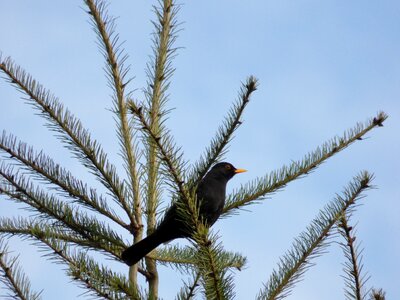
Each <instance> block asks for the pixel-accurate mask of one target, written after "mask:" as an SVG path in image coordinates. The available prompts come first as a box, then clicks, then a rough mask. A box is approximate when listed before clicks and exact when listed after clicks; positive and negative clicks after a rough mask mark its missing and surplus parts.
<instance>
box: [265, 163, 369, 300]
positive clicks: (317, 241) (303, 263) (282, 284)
mask: <svg viewBox="0 0 400 300" xmlns="http://www.w3.org/2000/svg"><path fill="white" fill-rule="evenodd" d="M371 180H372V176H371V175H370V174H368V173H367V172H366V171H364V172H361V173H360V174H359V175H358V176H356V177H355V178H354V179H353V181H352V182H350V184H349V185H348V187H347V188H345V190H344V192H343V196H339V195H337V196H336V198H335V199H334V200H333V201H331V202H330V203H329V204H328V205H326V206H325V208H324V209H323V210H321V211H320V213H319V214H318V216H317V217H316V218H315V219H314V220H313V221H312V222H311V224H310V225H309V226H308V228H307V230H306V231H304V232H302V233H301V234H300V236H299V237H298V238H296V239H295V241H294V243H293V246H292V248H291V249H290V250H289V251H288V252H287V253H286V254H285V255H284V256H283V257H281V259H280V262H279V263H278V269H277V270H273V272H272V274H271V276H270V279H269V280H268V282H267V284H265V285H264V289H263V290H261V292H260V294H259V296H258V299H268V300H272V299H283V298H284V297H286V296H288V295H289V294H290V293H291V289H292V288H293V286H294V285H295V284H296V283H297V282H298V281H299V280H301V277H302V275H303V274H304V273H305V272H306V270H307V269H308V268H309V267H310V266H311V265H312V264H311V260H312V259H313V258H315V257H317V256H319V255H321V254H322V253H323V251H324V249H325V248H326V247H327V246H328V244H329V242H328V241H327V239H328V236H329V235H330V233H331V231H332V229H333V228H334V225H335V223H336V222H337V221H338V220H339V218H340V217H341V216H342V215H343V214H344V213H346V212H347V213H351V211H352V209H353V207H354V204H355V203H356V201H358V200H359V199H360V198H362V195H361V193H362V192H363V191H365V190H366V189H368V188H369V187H370V181H371Z"/></svg>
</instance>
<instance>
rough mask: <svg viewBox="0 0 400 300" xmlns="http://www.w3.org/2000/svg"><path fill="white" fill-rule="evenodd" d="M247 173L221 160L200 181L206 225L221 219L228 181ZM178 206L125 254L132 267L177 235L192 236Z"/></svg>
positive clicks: (199, 194)
mask: <svg viewBox="0 0 400 300" xmlns="http://www.w3.org/2000/svg"><path fill="white" fill-rule="evenodd" d="M242 172H246V170H244V169H236V168H235V167H234V166H233V165H231V164H230V163H227V162H221V163H218V164H216V165H214V166H213V167H212V169H211V170H210V171H209V172H208V173H207V174H206V176H204V178H203V179H202V180H201V181H200V183H199V185H198V187H197V191H196V195H197V201H198V202H197V203H199V217H200V219H201V220H203V222H204V223H205V224H206V225H207V226H212V225H213V224H214V223H215V222H216V221H217V220H218V218H219V216H220V215H221V213H222V210H223V208H224V205H225V192H226V184H227V183H228V181H229V179H231V178H232V177H233V176H235V174H238V173H242ZM177 210H178V208H177V205H176V204H174V205H172V206H171V207H170V208H169V210H168V211H167V213H166V214H165V216H164V219H163V220H162V221H161V223H160V225H159V226H158V227H157V228H156V229H155V231H154V232H153V233H152V234H150V235H149V236H147V237H146V238H145V239H143V240H141V241H140V242H138V243H136V244H134V245H132V246H130V247H129V248H128V249H126V250H125V251H124V252H123V253H122V256H121V258H122V260H123V261H124V262H125V263H126V264H127V265H129V266H132V265H134V264H136V263H137V262H138V261H139V260H141V259H142V258H143V257H144V256H146V255H147V254H148V253H149V252H150V251H152V250H153V249H155V248H156V247H157V246H159V245H160V244H162V243H166V242H168V241H170V240H173V239H177V238H189V237H191V235H192V233H191V232H190V230H188V226H187V225H186V224H185V223H184V221H183V220H182V218H181V217H180V216H179V215H178V211H177Z"/></svg>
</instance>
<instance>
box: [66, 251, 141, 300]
mask: <svg viewBox="0 0 400 300" xmlns="http://www.w3.org/2000/svg"><path fill="white" fill-rule="evenodd" d="M70 259H71V260H72V261H73V262H74V263H73V264H71V263H70V264H69V272H68V273H69V275H70V276H71V277H78V278H87V280H89V281H90V282H91V284H92V285H93V286H96V290H100V291H102V293H103V294H108V295H112V297H113V298H114V299H121V300H122V299H142V297H141V296H140V294H139V292H138V291H137V290H136V289H135V287H134V285H132V284H131V283H130V282H129V281H128V279H127V278H126V277H125V276H123V275H121V274H118V273H116V272H113V271H111V270H109V269H108V268H106V267H105V266H103V265H99V264H97V263H96V261H95V260H94V259H92V258H90V257H88V256H87V255H86V254H85V253H83V252H80V253H78V254H76V255H70Z"/></svg>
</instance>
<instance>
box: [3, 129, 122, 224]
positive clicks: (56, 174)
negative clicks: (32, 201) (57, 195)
mask: <svg viewBox="0 0 400 300" xmlns="http://www.w3.org/2000/svg"><path fill="white" fill-rule="evenodd" d="M0 150H3V151H4V152H5V153H7V154H8V155H10V158H11V159H14V160H17V161H18V162H19V163H20V164H21V165H22V166H23V168H24V169H26V170H28V171H30V172H31V173H32V175H34V176H35V177H37V178H38V179H40V180H44V181H45V182H48V183H51V184H54V185H55V186H56V190H57V191H58V192H61V193H63V194H64V195H65V196H66V197H70V198H72V200H73V201H74V202H76V203H79V204H81V205H83V206H85V207H87V208H89V209H91V210H93V211H96V212H99V213H101V214H103V215H104V216H106V217H108V218H110V219H111V220H113V221H114V222H116V223H117V224H119V225H121V226H122V227H124V228H126V229H129V225H128V224H126V223H125V222H123V221H122V220H121V219H120V218H119V216H117V215H116V214H115V212H114V211H113V210H112V208H110V207H109V205H108V204H107V199H106V198H105V197H104V196H102V195H98V194H97V191H96V190H95V189H94V188H88V187H87V184H85V183H83V182H82V181H81V180H79V179H77V178H75V177H74V176H73V175H72V174H71V173H70V172H69V171H67V170H66V169H65V168H63V167H61V166H60V165H59V164H57V163H55V162H54V161H53V160H52V159H51V158H50V157H49V156H47V155H45V154H44V153H43V151H40V152H36V151H35V150H33V148H32V147H29V146H28V145H27V144H25V143H23V142H18V141H17V139H16V138H15V137H14V136H12V135H7V134H6V132H5V131H3V134H2V135H1V136H0Z"/></svg>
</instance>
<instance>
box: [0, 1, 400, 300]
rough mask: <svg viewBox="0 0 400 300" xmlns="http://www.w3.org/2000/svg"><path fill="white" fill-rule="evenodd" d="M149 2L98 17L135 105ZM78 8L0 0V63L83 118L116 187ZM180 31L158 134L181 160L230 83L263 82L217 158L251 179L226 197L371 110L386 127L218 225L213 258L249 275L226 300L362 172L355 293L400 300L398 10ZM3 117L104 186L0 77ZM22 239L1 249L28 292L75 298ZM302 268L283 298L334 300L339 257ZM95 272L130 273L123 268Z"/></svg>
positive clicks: (142, 79)
mask: <svg viewBox="0 0 400 300" xmlns="http://www.w3.org/2000/svg"><path fill="white" fill-rule="evenodd" d="M152 3H154V1H153V2H150V1H113V3H112V4H111V5H110V6H109V9H110V14H112V15H114V16H119V18H118V19H117V22H116V24H117V31H118V32H119V33H120V39H121V40H125V41H126V42H125V44H124V48H125V50H126V52H127V53H128V54H129V59H128V63H129V64H130V65H131V73H130V75H131V76H132V77H135V78H134V79H133V81H132V83H131V85H130V87H131V89H135V92H134V95H135V96H137V97H143V93H142V88H143V87H145V84H146V76H145V66H146V63H147V62H148V57H149V55H150V54H151V42H150V33H151V31H152V25H151V23H150V18H151V17H153V15H152V12H151V4H152ZM83 8H84V4H83V1H77V0H75V1H61V0H53V1H49V0H46V1H45V0H38V1H4V0H3V1H0V12H1V18H0V51H2V53H3V56H7V55H11V56H12V57H13V59H14V60H15V61H16V63H17V64H19V65H21V66H22V67H23V68H24V69H26V70H27V71H28V72H29V73H30V74H32V75H33V77H34V78H35V79H37V80H39V81H40V82H41V83H42V84H43V85H44V86H45V87H47V88H48V89H50V90H51V91H52V92H53V93H54V94H55V95H56V96H58V97H59V98H60V100H61V101H62V102H63V103H65V105H66V107H68V108H69V109H70V110H71V111H72V112H73V113H74V114H75V115H76V116H77V117H79V118H80V119H81V120H82V122H83V124H84V125H85V126H86V127H87V128H88V129H90V130H91V131H92V135H93V137H95V138H96V139H98V140H99V141H100V142H101V143H102V145H103V148H104V149H105V150H106V151H107V152H108V153H109V158H110V160H111V161H112V162H114V163H115V164H117V166H118V168H119V171H120V173H121V174H122V173H123V172H124V170H123V168H122V164H121V159H120V157H119V154H118V152H119V147H118V142H117V138H116V135H115V126H114V125H115V122H114V120H113V115H112V113H111V112H110V108H111V107H112V102H111V98H110V95H111V93H112V92H111V90H110V89H109V87H108V86H107V81H106V79H105V76H104V73H103V70H102V68H103V66H104V60H103V57H102V55H101V54H100V52H99V51H98V49H97V46H96V44H95V41H96V36H95V34H94V32H93V30H92V28H91V26H90V24H89V22H88V20H89V16H88V15H87V14H86V13H85V11H84V9H83ZM179 21H181V22H183V24H182V25H181V27H182V28H183V29H184V30H183V31H181V32H180V34H179V38H178V40H177V43H176V46H178V47H182V49H181V50H180V51H179V54H178V56H177V58H176V59H175V60H174V66H175V67H176V72H175V74H174V76H173V81H172V85H171V88H170V101H169V103H168V107H170V108H174V110H173V111H172V112H171V114H170V117H169V120H168V122H167V126H169V128H170V129H171V132H172V134H173V135H174V136H175V139H176V142H177V144H178V145H181V146H182V148H183V150H184V153H185V158H186V159H187V160H189V161H190V162H194V161H196V159H197V158H198V157H199V155H200V154H201V153H202V152H203V150H204V148H205V146H206V145H208V143H209V140H210V138H211V137H212V136H213V134H214V132H215V131H216V129H217V128H218V126H219V124H220V122H221V120H222V119H223V117H224V116H225V115H226V112H227V111H228V109H229V108H230V104H231V103H232V101H234V100H235V99H236V96H237V92H238V90H239V88H240V83H241V82H242V81H245V79H246V77H247V76H249V75H254V76H256V77H257V78H258V79H259V81H260V86H259V89H258V90H257V91H256V92H255V93H254V94H253V97H252V99H251V103H250V104H249V106H248V108H247V109H246V112H245V114H244V117H243V120H244V123H243V126H242V127H241V128H240V129H239V130H238V131H237V132H236V137H235V139H234V141H233V142H232V144H231V147H230V151H229V153H228V154H227V155H226V160H227V161H229V162H231V163H233V164H234V165H235V166H236V167H240V168H245V169H248V170H249V171H248V172H247V173H245V174H240V175H238V176H236V177H235V178H234V179H233V180H232V181H231V182H230V183H229V186H228V189H229V191H231V190H232V189H234V188H237V187H239V186H240V184H245V183H246V182H247V181H249V180H251V179H253V178H256V177H257V176H262V175H264V174H266V173H267V172H269V171H271V170H274V169H277V168H279V167H281V166H282V165H283V164H290V163H291V161H292V160H298V159H301V158H302V157H303V156H304V155H305V154H306V153H307V152H309V151H312V150H314V149H315V148H316V147H317V146H318V145H321V144H322V143H323V142H325V141H326V140H328V139H330V138H331V137H333V136H335V135H341V134H342V133H343V131H344V130H346V129H348V128H351V127H353V126H354V125H355V124H356V123H357V122H359V121H361V122H364V121H365V120H366V119H368V118H370V117H373V116H375V115H376V113H377V112H378V111H380V110H383V111H385V112H386V113H387V114H389V119H388V120H387V121H386V122H385V126H384V127H383V128H378V129H374V130H373V131H371V132H370V133H369V134H368V135H367V136H368V139H366V140H364V141H359V142H357V143H355V144H353V145H351V146H350V147H349V148H348V149H346V150H344V151H343V152H341V153H339V154H337V155H336V156H334V157H333V158H331V159H329V160H328V161H327V162H326V163H324V164H323V165H322V166H320V167H319V168H318V169H317V170H316V171H315V172H314V173H312V174H310V175H309V176H307V177H306V178H303V179H300V180H298V181H295V182H292V183H290V184H289V185H288V186H287V187H286V188H285V189H284V190H283V191H280V192H279V193H277V194H275V195H272V196H271V197H270V198H269V199H267V200H264V201H262V202H261V203H260V204H257V205H252V206H249V207H247V211H243V212H241V213H240V215H238V216H234V217H230V218H227V219H223V220H220V221H219V222H217V224H216V225H215V226H214V227H213V229H214V231H215V232H218V234H219V235H220V236H221V241H222V242H223V243H224V247H225V248H226V249H227V250H230V251H235V252H241V253H242V254H245V255H247V257H248V264H247V266H246V268H245V269H244V270H242V271H241V272H235V284H236V293H237V296H236V298H237V299H253V298H255V296H256V295H257V294H258V292H259V290H260V288H262V284H263V283H265V282H266V281H267V279H268V278H269V275H270V274H271V271H272V269H273V268H275V267H276V265H277V262H278V260H279V257H280V256H281V255H283V254H284V252H285V251H286V250H287V249H289V248H290V246H291V243H292V241H293V238H294V237H296V236H297V235H298V234H299V233H300V232H302V231H303V230H304V229H305V228H306V226H307V225H308V224H309V222H310V221H311V220H312V219H313V218H314V217H315V216H316V215H317V213H318V211H319V209H321V208H322V207H323V206H324V204H326V203H327V202H329V201H330V200H331V199H333V198H334V196H335V194H336V193H340V192H341V191H342V190H343V187H344V186H346V185H347V183H348V182H349V181H350V180H351V179H352V177H353V176H354V175H356V174H357V173H358V172H359V171H361V170H369V171H370V172H372V173H374V175H375V180H374V184H375V185H376V187H377V188H376V189H373V190H369V191H368V192H367V193H366V196H367V197H366V198H364V199H362V200H361V202H362V204H363V205H362V206H360V207H359V208H358V209H357V211H356V212H355V214H354V216H353V219H352V223H357V224H358V225H357V241H358V242H360V243H361V247H362V248H364V252H363V261H364V270H366V271H368V275H369V276H370V277H371V278H370V280H369V281H368V282H367V285H366V287H367V288H369V287H372V286H373V287H377V288H383V289H384V290H385V291H386V292H387V299H399V298H400V288H399V284H398V270H399V269H400V259H399V253H400V239H399V238H398V237H399V234H400V218H399V215H400V204H399V200H400V199H399V198H400V197H399V196H400V193H399V190H398V186H399V183H400V181H399V175H398V173H399V169H400V163H399V160H398V153H400V141H399V130H400V121H399V117H400V102H399V96H400V58H399V57H400V56H399V53H400V2H398V1H385V0H382V1H262V0H259V1H255V0H254V1H236V0H230V1H227V0H221V1H187V3H184V5H183V6H182V8H181V11H180V14H179ZM0 104H1V105H0V107H1V109H0V130H3V129H4V130H6V131H7V132H9V133H13V134H15V135H16V136H18V138H20V139H21V140H23V141H25V142H27V143H29V144H30V145H32V146H34V147H35V148H36V149H38V150H42V149H43V150H44V151H45V152H46V153H47V154H49V155H51V156H52V157H53V158H54V159H55V160H56V161H58V162H61V163H63V165H64V166H65V167H67V168H68V169H69V170H71V171H72V172H73V173H74V174H76V176H77V177H79V178H81V179H84V180H87V181H88V182H89V183H90V184H92V185H94V186H97V187H98V186H99V185H98V184H97V183H96V181H95V180H94V179H93V177H92V176H90V174H88V173H87V172H86V170H85V169H83V168H82V167H80V164H79V162H78V161H77V160H75V159H73V158H71V154H70V153H69V152H68V151H67V150H65V149H64V148H63V147H61V146H60V145H59V143H58V141H57V139H56V138H55V137H54V134H53V133H52V132H50V131H48V130H47V128H45V127H44V126H43V124H44V121H43V119H42V118H40V117H38V116H37V115H36V114H35V111H33V110H32V108H31V107H30V106H29V105H26V104H25V103H24V101H23V100H21V99H20V94H19V93H17V92H16V91H15V89H14V88H12V87H10V85H9V84H8V83H7V82H6V81H5V80H0ZM0 200H1V201H0V215H1V216H18V215H26V212H25V211H21V210H20V209H17V208H21V207H22V206H21V205H17V204H15V203H12V202H10V201H6V200H5V198H4V197H3V198H0ZM164 200H165V202H166V203H168V201H169V199H168V198H165V199H164ZM124 236H125V237H126V239H127V240H128V239H129V238H130V237H129V236H128V235H124ZM19 240H20V239H19V238H12V239H11V240H10V248H11V249H13V250H14V254H19V253H20V260H21V265H22V266H23V268H24V270H25V271H26V273H27V275H28V276H29V277H30V278H31V281H32V285H33V287H34V288H35V289H36V290H41V289H44V291H43V299H61V300H64V299H75V298H77V297H78V296H79V295H80V294H82V292H83V291H84V290H82V289H80V288H79V287H78V286H77V285H76V284H75V283H71V280H70V279H69V278H68V277H67V276H65V273H64V268H63V267H62V266H61V265H54V264H51V263H50V262H48V261H46V258H44V257H41V255H42V254H43V253H41V252H39V248H38V247H37V246H35V245H31V244H32V243H30V242H29V241H24V242H20V241H19ZM177 243H179V244H185V243H186V242H185V241H184V240H180V241H177ZM313 262H314V263H316V266H314V267H312V268H311V269H310V270H309V271H307V272H306V273H305V277H304V280H303V281H301V282H300V283H299V284H297V285H296V286H295V288H294V289H293V293H292V295H291V296H289V297H287V299H326V300H331V299H332V300H333V299H343V298H344V294H343V288H344V282H343V279H342V278H341V275H342V274H343V272H342V265H341V264H342V263H343V262H344V257H343V255H342V253H341V249H340V247H339V246H338V245H337V244H335V243H333V244H332V245H331V246H330V247H329V248H328V253H326V254H325V255H323V256H322V257H319V258H318V259H315V260H314V261H313ZM104 263H105V264H110V265H112V266H115V269H116V270H120V271H121V272H127V268H125V267H124V266H123V265H122V264H115V263H112V262H110V261H108V260H105V261H104ZM160 277H161V279H160V281H161V285H160V296H161V297H162V298H163V299H173V298H174V297H175V295H176V293H177V292H178V290H179V288H180V287H181V286H182V283H181V278H182V277H181V276H180V275H179V273H177V272H175V271H172V272H171V271H169V270H166V269H165V268H162V267H160ZM60 290H61V291H62V293H61V294H60ZM4 294H5V291H4V290H0V295H4Z"/></svg>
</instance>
